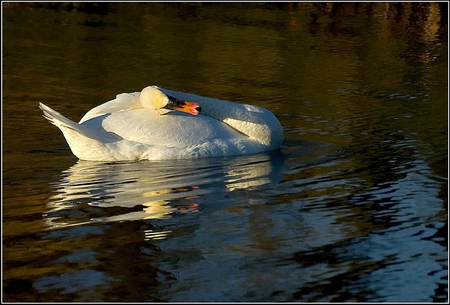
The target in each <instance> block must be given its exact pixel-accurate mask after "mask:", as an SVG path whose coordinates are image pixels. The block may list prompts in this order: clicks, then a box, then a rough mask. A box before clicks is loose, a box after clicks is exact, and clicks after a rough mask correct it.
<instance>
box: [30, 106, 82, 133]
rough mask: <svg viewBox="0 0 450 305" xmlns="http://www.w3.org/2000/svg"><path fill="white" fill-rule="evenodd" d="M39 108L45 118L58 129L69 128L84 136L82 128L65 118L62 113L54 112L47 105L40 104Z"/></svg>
mask: <svg viewBox="0 0 450 305" xmlns="http://www.w3.org/2000/svg"><path fill="white" fill-rule="evenodd" d="M39 108H41V110H42V112H43V115H42V116H43V117H44V118H46V119H47V120H48V121H49V122H50V123H52V124H53V125H55V126H56V127H58V128H60V129H61V127H62V128H69V129H71V130H73V131H76V132H78V133H81V134H84V133H83V132H82V130H81V128H80V127H81V126H80V124H78V123H75V122H74V121H72V120H69V119H68V118H66V117H65V116H63V115H62V114H61V113H59V112H57V111H55V110H53V109H52V108H50V107H48V106H47V105H45V104H43V103H39Z"/></svg>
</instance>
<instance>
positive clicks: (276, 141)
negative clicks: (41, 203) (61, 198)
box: [40, 86, 283, 161]
mask: <svg viewBox="0 0 450 305" xmlns="http://www.w3.org/2000/svg"><path fill="white" fill-rule="evenodd" d="M162 92H164V93H162ZM166 94H168V95H170V96H171V97H174V98H176V99H179V100H187V101H191V102H195V103H198V104H200V106H201V108H202V111H201V114H199V115H196V116H194V115H190V114H187V113H184V112H179V111H171V112H169V110H167V109H166V108H164V107H165V106H164V105H163V106H162V108H160V106H161V104H164V103H160V101H161V100H164V101H168V97H167V95H166ZM40 108H41V109H42V111H43V113H44V117H45V118H47V119H48V120H49V121H50V122H51V123H52V124H54V125H55V126H57V127H58V128H59V129H60V130H61V131H62V133H63V134H64V137H65V138H66V140H67V142H68V144H69V146H70V148H71V150H72V152H73V154H74V155H75V156H77V157H78V158H79V159H81V160H90V161H129V160H173V159H192V158H203V157H220V156H235V155H248V154H255V153H261V152H265V151H270V150H275V149H278V148H279V147H280V145H281V143H282V142H283V128H282V126H281V124H280V122H279V121H278V119H277V118H276V117H275V116H274V115H273V114H272V113H271V112H270V111H268V110H267V109H264V108H261V107H257V106H252V105H246V104H237V103H233V102H229V101H223V100H217V99H212V98H207V97H201V96H198V95H194V94H188V93H182V92H177V91H171V90H166V89H162V88H157V87H154V86H149V87H147V88H144V89H143V90H142V92H141V93H139V92H135V93H129V94H128V93H123V94H119V95H117V97H116V99H114V100H111V101H109V102H106V103H104V104H101V105H99V106H97V107H95V108H93V109H91V110H90V111H88V112H87V113H86V115H85V116H84V117H83V118H82V119H81V120H80V122H79V123H76V122H73V121H71V120H69V119H68V118H66V117H64V116H63V115H62V114H60V113H58V112H56V111H55V110H53V109H51V108H50V107H48V106H46V105H44V104H42V103H41V104H40ZM185 109H187V108H185ZM161 111H164V112H163V113H165V114H164V115H161V113H162V112H161ZM168 112H169V113H168Z"/></svg>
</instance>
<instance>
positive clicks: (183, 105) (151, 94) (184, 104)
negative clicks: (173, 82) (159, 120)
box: [139, 86, 202, 115]
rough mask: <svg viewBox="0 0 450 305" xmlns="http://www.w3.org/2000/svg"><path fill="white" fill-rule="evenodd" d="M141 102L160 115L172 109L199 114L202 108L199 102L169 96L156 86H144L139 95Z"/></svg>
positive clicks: (143, 105) (146, 107)
mask: <svg viewBox="0 0 450 305" xmlns="http://www.w3.org/2000/svg"><path fill="white" fill-rule="evenodd" d="M139 102H140V103H141V105H142V107H144V108H145V109H149V110H152V111H156V112H157V113H158V114H160V115H163V114H166V113H168V112H170V111H172V110H178V111H183V112H187V113H190V114H193V115H197V114H199V112H200V111H201V110H202V108H201V107H200V105H199V104H198V103H195V102H188V101H183V100H179V99H177V98H174V97H172V96H168V95H166V94H164V93H163V92H162V91H161V90H159V89H158V87H156V86H148V87H146V88H144V89H143V90H142V91H141V94H140V96H139Z"/></svg>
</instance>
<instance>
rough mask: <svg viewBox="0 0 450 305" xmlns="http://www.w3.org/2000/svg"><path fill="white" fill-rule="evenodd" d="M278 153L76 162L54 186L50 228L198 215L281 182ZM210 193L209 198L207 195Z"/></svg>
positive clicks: (48, 215) (45, 216) (50, 210)
mask: <svg viewBox="0 0 450 305" xmlns="http://www.w3.org/2000/svg"><path fill="white" fill-rule="evenodd" d="M283 163H284V161H283V156H282V154H281V153H280V152H278V151H276V152H271V153H264V154H258V155H252V156H239V157H228V158H206V159H198V160H170V161H148V162H147V161H141V162H122V163H100V162H89V161H78V162H77V163H75V164H74V165H73V166H72V167H70V168H68V169H67V170H64V171H63V172H62V174H61V176H62V178H61V179H60V180H59V181H58V182H55V183H54V184H53V187H54V188H55V189H56V191H55V192H56V193H57V194H56V195H54V196H52V197H51V198H50V201H49V202H48V204H47V205H48V208H49V210H48V212H47V213H46V214H45V215H44V218H45V220H46V225H47V226H48V228H49V229H57V228H64V227H68V226H79V225H86V224H93V223H96V222H118V221H127V220H143V219H165V218H166V219H167V218H170V217H171V215H173V214H185V213H193V212H197V211H199V209H201V208H202V206H203V205H206V204H214V201H215V200H216V199H219V198H220V196H223V194H225V193H229V192H233V191H235V190H239V189H248V188H255V187H260V186H262V185H265V184H268V183H276V182H279V181H281V180H282V179H283V176H282V169H283ZM208 194H211V196H207V195H208Z"/></svg>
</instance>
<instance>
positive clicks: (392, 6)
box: [2, 3, 448, 302]
mask: <svg viewBox="0 0 450 305" xmlns="http://www.w3.org/2000/svg"><path fill="white" fill-rule="evenodd" d="M2 5H3V89H4V91H3V120H2V122H3V192H2V194H3V301H7V302H9V301H27V302H33V301H47V302H59V301H65V302H66V301H78V302H93V301H122V302H126V301H171V302H178V301H180V302H192V301H210V302H214V301H220V302H226V301H236V302H238V301H247V302H268V301H271V302H278V301H280V302H281V301H290V302H314V301H325V302H327V301H335V302H448V56H447V55H448V44H447V39H448V35H447V31H448V24H447V16H448V9H447V6H446V5H447V4H446V3H415V4H411V3H360V4H353V3H340V4H332V3H331V4H326V3H298V4H296V3H291V4H278V5H271V4H253V3H244V4H240V3H222V4H214V3H209V4H189V3H184V4H181V3H179V4H162V3H109V4H108V3H102V4H97V5H94V4H86V3H84V4H62V3H59V4H51V3H46V4H37V3H35V4H26V5H24V4H20V3H2ZM148 85H159V86H161V87H164V88H168V89H172V90H177V91H184V92H190V93H194V94H198V95H203V96H209V97H215V98H220V99H225V100H231V101H235V102H243V103H249V104H255V105H258V106H262V107H266V108H268V109H269V110H271V111H272V112H273V113H274V114H275V115H276V116H277V117H278V118H279V120H280V122H281V123H282V125H283V126H284V130H285V137H286V140H285V143H284V144H283V146H282V148H281V149H280V151H276V152H272V153H268V154H260V155H255V156H246V157H233V158H211V159H203V160H188V161H160V162H133V163H96V162H83V161H78V160H77V159H76V158H75V157H74V156H73V155H72V154H71V152H70V149H69V147H68V145H67V143H66V142H65V140H64V138H63V136H62V134H61V133H60V131H59V130H58V129H57V128H56V127H54V126H52V125H50V124H48V122H47V121H46V120H45V119H44V118H42V117H41V112H40V110H39V108H38V102H44V103H45V104H47V105H49V106H50V107H53V108H54V109H56V110H57V111H59V112H61V113H63V114H64V115H66V116H67V117H69V118H71V119H73V120H76V121H78V120H79V119H80V118H81V117H82V116H83V115H84V113H86V112H87V111H88V110H89V109H91V108H93V107H94V106H96V105H98V104H100V103H103V102H105V101H107V100H110V99H113V98H114V97H115V95H116V94H118V93H122V92H135V91H140V90H141V89H142V88H143V87H145V86H148Z"/></svg>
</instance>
